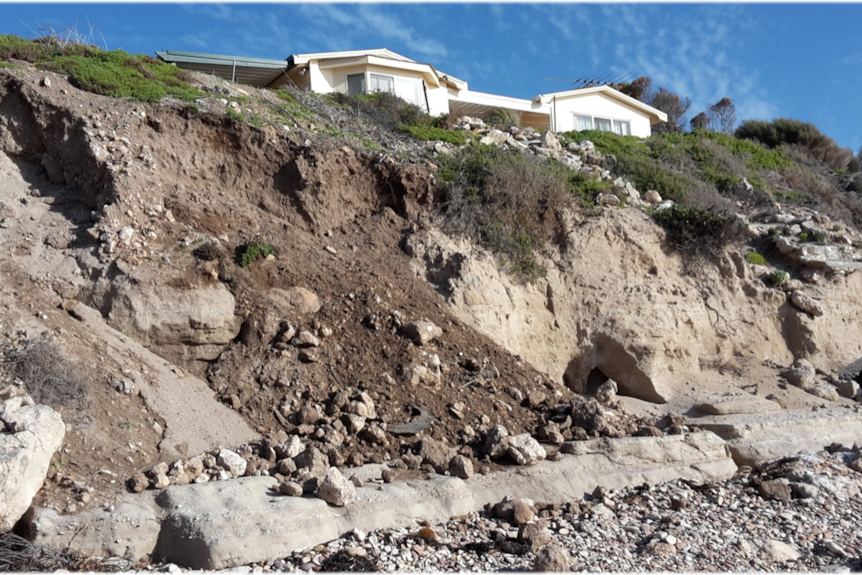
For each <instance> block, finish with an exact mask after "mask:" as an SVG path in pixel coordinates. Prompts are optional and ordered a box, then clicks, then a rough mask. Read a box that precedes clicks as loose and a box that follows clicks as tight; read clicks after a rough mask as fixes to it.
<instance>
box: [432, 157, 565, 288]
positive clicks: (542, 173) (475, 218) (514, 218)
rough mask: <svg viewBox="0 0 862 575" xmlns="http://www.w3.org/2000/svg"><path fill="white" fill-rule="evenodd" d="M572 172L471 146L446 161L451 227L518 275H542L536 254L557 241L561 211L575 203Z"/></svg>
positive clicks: (442, 168) (443, 179) (442, 170)
mask: <svg viewBox="0 0 862 575" xmlns="http://www.w3.org/2000/svg"><path fill="white" fill-rule="evenodd" d="M570 174H571V172H570V171H569V170H568V169H567V168H566V167H565V166H563V165H562V164H560V163H558V162H550V161H543V160H542V159H541V158H537V157H535V156H532V155H524V154H521V153H519V152H514V151H504V150H501V149H499V148H496V147H494V146H483V145H481V144H477V143H471V144H469V145H468V146H466V147H465V148H462V149H461V150H459V151H458V152H457V153H456V154H453V155H452V156H445V157H441V160H440V169H439V172H438V175H439V177H440V180H441V182H442V183H443V184H444V186H445V193H446V198H445V206H446V208H445V210H446V211H445V222H446V227H447V228H449V229H450V230H452V231H456V232H461V233H465V234H467V235H468V236H470V237H472V238H474V239H476V240H477V241H478V242H479V243H481V244H482V245H483V246H485V247H486V248H488V249H489V250H491V251H492V252H494V253H495V254H496V255H497V256H498V257H499V258H500V260H501V261H502V262H503V263H504V265H505V266H506V267H508V268H509V270H510V271H511V272H512V273H513V274H515V275H517V276H519V277H522V278H526V279H529V278H532V277H536V276H537V275H538V274H540V273H542V269H541V267H540V266H539V265H538V264H537V263H536V259H535V253H536V252H537V251H538V250H540V249H541V248H542V247H543V246H545V245H547V244H549V243H550V242H552V241H553V240H554V238H555V234H556V230H557V221H556V213H557V211H558V210H559V209H561V208H564V207H567V206H574V205H575V194H573V193H572V186H571V184H570V182H569V178H570Z"/></svg>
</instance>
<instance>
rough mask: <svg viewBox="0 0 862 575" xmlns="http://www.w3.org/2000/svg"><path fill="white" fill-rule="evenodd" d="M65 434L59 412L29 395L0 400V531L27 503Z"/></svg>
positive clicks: (24, 511) (9, 523)
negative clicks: (36, 402) (34, 400)
mask: <svg viewBox="0 0 862 575" xmlns="http://www.w3.org/2000/svg"><path fill="white" fill-rule="evenodd" d="M65 435H66V426H65V425H64V424H63V419H62V418H61V417H60V414H59V413H57V412H56V411H54V410H53V409H51V408H50V407H48V406H47V405H41V404H38V405H37V404H34V403H33V400H32V399H30V397H29V396H17V397H12V398H9V399H6V400H5V401H3V403H0V533H5V532H6V531H9V530H10V529H12V527H13V526H14V525H15V523H16V522H17V521H18V519H20V518H21V516H22V515H24V513H26V511H27V509H28V508H29V507H30V503H31V502H32V501H33V496H35V495H36V493H37V492H38V491H39V489H41V488H42V484H43V483H44V482H45V474H46V473H47V472H48V465H50V463H51V457H53V456H54V452H56V451H57V450H58V449H60V446H61V445H63V438H64V437H65Z"/></svg>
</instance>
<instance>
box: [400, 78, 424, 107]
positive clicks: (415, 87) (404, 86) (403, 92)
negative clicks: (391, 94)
mask: <svg viewBox="0 0 862 575" xmlns="http://www.w3.org/2000/svg"><path fill="white" fill-rule="evenodd" d="M395 95H396V96H398V97H399V98H401V99H402V100H406V101H408V102H410V103H411V104H413V105H414V106H417V107H420V106H424V105H425V98H424V97H423V93H422V82H421V81H420V80H415V79H413V78H396V79H395Z"/></svg>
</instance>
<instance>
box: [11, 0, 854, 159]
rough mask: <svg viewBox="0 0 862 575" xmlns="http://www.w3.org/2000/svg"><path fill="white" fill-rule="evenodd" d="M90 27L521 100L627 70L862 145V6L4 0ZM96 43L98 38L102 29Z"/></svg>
mask: <svg viewBox="0 0 862 575" xmlns="http://www.w3.org/2000/svg"><path fill="white" fill-rule="evenodd" d="M34 19H35V21H37V22H38V23H39V24H41V25H42V26H45V25H46V24H47V23H51V24H53V25H54V26H55V27H59V26H71V25H74V24H75V22H76V21H77V25H78V28H79V30H86V29H87V22H88V21H89V22H91V23H93V24H95V26H96V27H97V28H98V30H99V32H100V33H101V35H102V36H104V42H105V43H106V44H107V47H108V48H109V49H117V48H121V49H123V50H126V51H129V52H134V53H147V54H152V53H153V51H155V50H161V49H173V50H191V51H199V52H216V53H225V54H235V55H245V56H256V57H262V58H286V57H287V56H288V55H290V54H297V53H305V52H321V51H331V50H356V49H363V48H380V47H386V48H389V49H390V50H393V51H395V52H398V53H400V54H403V55H404V56H407V57H410V58H413V59H414V60H418V61H421V62H428V63H431V64H433V65H434V66H435V67H436V68H438V69H439V70H442V71H444V72H447V73H449V74H452V75H453V76H456V77H458V78H461V79H463V80H466V81H468V82H469V83H470V88H471V89H472V90H478V91H482V92H491V93H497V94H503V95H508V96H516V97H524V98H528V97H532V96H535V95H536V94H539V93H547V92H554V91H559V90H565V89H568V88H569V87H570V84H568V83H566V82H554V81H548V80H542V77H543V76H553V77H566V78H580V77H583V76H587V75H590V76H597V77H599V78H610V77H612V76H615V75H617V74H622V73H631V74H634V75H645V76H649V77H651V78H652V79H653V83H654V85H655V86H665V87H667V88H668V89H670V90H672V91H674V92H676V93H678V94H680V95H683V96H688V97H690V98H691V100H692V107H691V110H690V113H689V117H691V116H692V115H694V114H696V113H697V112H699V111H701V110H703V109H704V108H705V107H706V106H708V105H710V104H712V103H714V102H716V101H718V100H719V99H721V98H723V97H725V96H727V97H729V98H731V99H732V100H733V101H734V103H735V105H736V108H737V117H738V118H739V119H749V118H754V119H771V118H776V117H790V118H797V119H800V120H804V121H806V122H811V123H813V124H815V125H817V126H818V127H819V128H820V130H821V131H822V132H824V133H825V134H827V135H829V136H831V137H833V138H834V139H836V140H837V141H838V143H839V144H840V145H842V146H849V147H851V148H853V150H854V151H857V150H858V149H859V147H860V146H862V99H860V95H862V34H860V32H859V23H860V22H862V4H790V5H777V4H759V5H756V4H436V3H435V4H0V33H7V34H19V35H21V36H25V37H32V36H34V33H35V31H36V30H37V25H36V23H35V22H34ZM97 38H98V43H99V44H102V39H101V37H97Z"/></svg>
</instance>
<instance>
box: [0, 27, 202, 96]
mask: <svg viewBox="0 0 862 575" xmlns="http://www.w3.org/2000/svg"><path fill="white" fill-rule="evenodd" d="M10 58H16V59H20V60H26V61H28V62H31V63H33V64H36V66H38V67H39V68H41V69H44V70H51V71H55V72H61V73H63V74H67V75H68V76H69V81H70V83H71V84H72V85H73V86H75V87H76V88H79V89H81V90H85V91H88V92H93V93H95V94H102V95H105V96H113V97H116V98H131V99H133V100H138V101H142V102H157V101H159V100H161V99H162V98H164V97H166V96H173V97H175V98H179V99H181V100H194V99H195V98H199V97H202V96H204V94H203V92H201V91H199V90H197V89H195V88H192V87H191V86H190V85H189V83H188V78H189V74H188V72H186V71H185V70H181V69H180V68H177V67H176V66H172V65H170V64H168V63H166V62H162V61H160V60H157V59H155V58H152V57H150V56H146V55H143V54H138V55H134V56H133V55H131V54H129V53H128V52H124V51H122V50H113V51H103V50H100V49H99V48H98V47H96V46H90V45H87V44H82V43H60V42H58V41H56V40H52V39H50V38H48V39H45V40H40V41H38V42H37V41H34V40H27V39H24V38H20V37H18V36H10V35H2V36H0V60H8V59H10Z"/></svg>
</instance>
